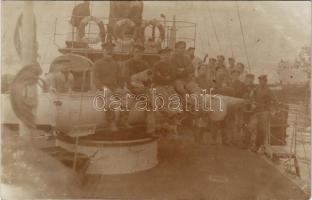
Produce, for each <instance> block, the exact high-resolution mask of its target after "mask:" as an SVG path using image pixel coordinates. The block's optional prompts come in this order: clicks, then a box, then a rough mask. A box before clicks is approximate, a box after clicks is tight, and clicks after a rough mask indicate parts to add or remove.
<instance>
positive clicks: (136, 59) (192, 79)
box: [55, 1, 276, 151]
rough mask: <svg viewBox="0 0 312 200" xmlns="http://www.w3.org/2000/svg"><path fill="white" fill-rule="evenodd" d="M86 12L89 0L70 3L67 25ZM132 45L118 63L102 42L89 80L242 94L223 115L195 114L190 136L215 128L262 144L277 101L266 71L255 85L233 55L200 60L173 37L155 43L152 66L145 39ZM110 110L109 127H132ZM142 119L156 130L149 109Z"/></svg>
mask: <svg viewBox="0 0 312 200" xmlns="http://www.w3.org/2000/svg"><path fill="white" fill-rule="evenodd" d="M138 8H141V7H140V6H139V7H138ZM139 13H141V12H139ZM89 15H90V11H89V3H88V1H85V2H84V3H82V4H80V5H78V6H76V7H75V8H74V10H73V18H72V21H71V23H72V25H73V26H76V27H77V26H78V25H79V24H80V23H81V20H82V18H83V17H85V16H89ZM76 16H80V18H77V17H76ZM140 16H141V14H140ZM112 19H114V18H112ZM131 46H132V48H131V51H132V54H133V57H132V58H130V59H129V60H127V61H126V62H125V65H122V64H120V63H118V62H117V61H116V60H114V58H113V51H114V45H113V43H111V42H110V43H103V44H102V47H103V49H104V52H105V53H104V55H103V58H101V59H100V60H97V61H96V62H95V63H94V67H93V81H94V85H95V86H96V88H97V89H99V90H103V88H106V89H108V90H109V91H110V92H111V93H112V94H113V93H119V94H124V93H127V92H128V93H132V94H135V95H140V94H147V95H148V94H149V93H150V89H151V88H156V90H157V92H158V93H159V94H160V95H162V96H166V97H168V96H170V95H174V94H178V95H180V96H185V95H187V94H194V93H195V94H196V93H200V92H201V91H202V90H207V91H213V94H219V95H224V96H232V97H237V98H242V99H246V100H248V102H249V103H248V104H246V105H245V106H243V108H241V107H240V108H239V109H237V108H236V109H233V110H229V111H227V115H226V117H225V118H223V119H221V120H212V119H209V115H206V114H205V113H202V112H199V113H200V114H196V115H194V116H193V118H194V119H195V120H194V125H195V126H196V127H197V130H196V131H195V133H194V139H195V141H196V142H198V143H202V142H203V141H204V138H205V137H204V136H205V135H206V134H205V133H206V132H207V130H209V132H210V133H211V134H210V136H211V138H212V143H213V144H214V143H216V141H217V136H218V134H220V135H221V136H222V137H221V138H222V144H224V145H235V146H239V147H242V148H247V147H250V148H251V149H252V150H253V151H258V149H259V148H260V147H261V146H262V145H263V144H264V140H265V137H266V136H267V134H268V131H269V130H268V129H269V119H270V117H269V116H270V114H269V113H270V112H269V111H270V106H271V105H272V102H276V99H275V98H274V97H273V95H272V92H271V90H270V89H269V87H268V85H267V82H268V80H267V76H266V75H261V76H259V77H258V80H259V84H258V85H256V84H255V75H254V74H250V73H248V72H247V71H246V69H245V65H244V64H243V63H241V62H236V60H235V58H233V57H230V58H228V66H226V64H225V62H226V60H225V57H224V56H223V55H218V56H217V58H213V57H210V58H209V59H208V62H206V58H207V57H208V56H206V57H205V58H204V60H201V59H200V58H198V57H197V56H195V50H196V49H195V48H194V47H189V48H188V49H187V46H186V43H185V42H184V41H178V42H176V44H175V46H174V49H170V48H163V49H159V51H158V55H159V56H160V60H159V61H158V62H156V63H155V64H153V66H151V65H150V64H149V63H148V62H146V61H145V60H144V59H143V54H144V51H145V50H147V49H146V48H147V45H146V44H143V43H134V44H133V45H131ZM62 73H63V75H60V76H59V77H61V78H60V80H58V82H62V83H61V84H59V85H62V86H61V87H65V85H70V84H72V79H73V78H72V77H71V76H70V75H68V73H67V72H66V69H64V71H63V72H62ZM56 82H57V81H56ZM56 82H55V83H56ZM56 87H57V86H56ZM67 88H70V86H69V87H67ZM63 89H66V88H63ZM184 103H186V102H184ZM150 106H151V105H150ZM111 113H112V114H111V116H112V117H111V121H110V124H111V129H112V130H113V131H117V130H118V126H117V123H118V121H119V119H120V118H122V119H123V120H122V121H123V124H124V125H125V126H127V127H131V125H129V124H128V120H127V116H126V117H124V116H123V117H121V113H120V112H119V111H118V110H114V111H113V112H111ZM175 115H176V113H175V112H171V111H170V110H167V111H166V115H165V118H168V119H169V118H172V116H175ZM173 118H174V117H173ZM173 122H174V123H176V122H177V121H176V120H173ZM146 124H147V132H148V133H154V132H155V131H156V125H155V124H156V119H155V116H154V114H153V112H147V117H146ZM177 124H178V123H177ZM177 124H175V125H177Z"/></svg>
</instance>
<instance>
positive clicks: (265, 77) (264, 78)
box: [258, 74, 268, 80]
mask: <svg viewBox="0 0 312 200" xmlns="http://www.w3.org/2000/svg"><path fill="white" fill-rule="evenodd" d="M258 79H259V80H267V79H268V77H267V75H265V74H263V75H260V76H258Z"/></svg>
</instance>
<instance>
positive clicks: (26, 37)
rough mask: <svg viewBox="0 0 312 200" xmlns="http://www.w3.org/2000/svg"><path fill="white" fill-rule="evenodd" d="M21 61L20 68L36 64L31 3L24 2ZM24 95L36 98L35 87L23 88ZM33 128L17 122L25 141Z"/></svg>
mask: <svg viewBox="0 0 312 200" xmlns="http://www.w3.org/2000/svg"><path fill="white" fill-rule="evenodd" d="M21 44H22V45H21V61H22V66H23V67H25V66H26V65H30V64H35V63H37V57H38V56H37V55H38V54H37V49H38V48H37V41H36V24H35V14H34V11H33V2H32V1H25V6H24V10H23V11H22V34H21ZM25 94H26V95H27V96H28V97H32V98H38V95H37V86H36V85H30V86H27V87H26V88H25ZM33 131H34V130H33V128H31V127H29V126H27V125H26V124H25V123H24V122H23V121H22V120H19V134H20V136H21V137H22V138H23V139H25V140H27V141H30V140H31V135H32V132H33Z"/></svg>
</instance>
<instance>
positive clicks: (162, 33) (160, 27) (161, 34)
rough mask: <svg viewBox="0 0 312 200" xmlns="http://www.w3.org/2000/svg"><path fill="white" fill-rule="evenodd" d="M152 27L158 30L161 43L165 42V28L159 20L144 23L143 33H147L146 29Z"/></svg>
mask: <svg viewBox="0 0 312 200" xmlns="http://www.w3.org/2000/svg"><path fill="white" fill-rule="evenodd" d="M150 25H151V26H154V27H156V28H158V30H159V38H160V40H161V41H164V39H165V27H164V26H163V25H162V24H161V23H160V22H159V21H158V20H157V19H152V20H149V21H144V22H143V23H142V28H143V32H144V31H145V29H146V27H148V26H150Z"/></svg>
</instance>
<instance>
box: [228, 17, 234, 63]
mask: <svg viewBox="0 0 312 200" xmlns="http://www.w3.org/2000/svg"><path fill="white" fill-rule="evenodd" d="M229 21H230V17H229V13H227V21H226V22H227V23H226V24H227V32H228V33H230V24H229ZM229 39H230V47H231V54H232V57H233V58H234V52H233V44H232V37H231V34H229Z"/></svg>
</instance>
